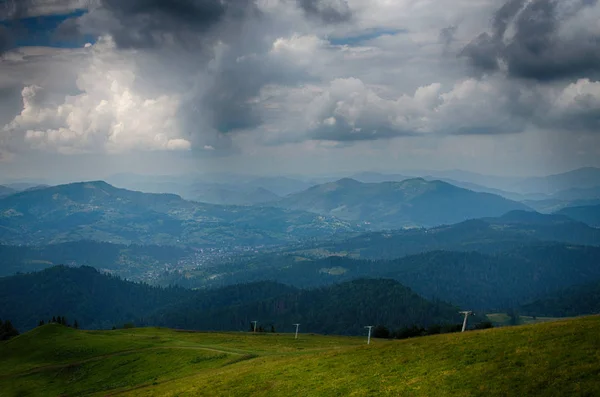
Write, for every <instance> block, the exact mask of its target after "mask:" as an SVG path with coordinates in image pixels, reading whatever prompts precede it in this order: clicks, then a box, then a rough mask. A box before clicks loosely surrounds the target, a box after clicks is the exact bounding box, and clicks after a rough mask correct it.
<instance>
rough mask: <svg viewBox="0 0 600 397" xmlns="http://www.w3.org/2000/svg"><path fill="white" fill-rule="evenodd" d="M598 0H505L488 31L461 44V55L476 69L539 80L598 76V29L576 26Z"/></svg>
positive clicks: (588, 26)
mask: <svg viewBox="0 0 600 397" xmlns="http://www.w3.org/2000/svg"><path fill="white" fill-rule="evenodd" d="M596 4H597V0H569V1H558V0H535V1H525V0H510V1H508V2H507V3H505V4H504V5H503V6H502V7H501V8H500V9H498V10H497V11H496V13H495V14H494V16H493V19H492V29H491V32H484V33H481V34H480V35H478V36H477V37H476V38H474V39H473V40H472V41H471V42H470V43H469V44H468V45H466V46H465V47H464V48H463V50H462V52H461V54H460V55H461V56H463V57H466V58H467V59H468V61H469V63H470V64H471V66H473V67H474V69H475V70H477V71H480V72H484V73H485V72H496V71H499V70H502V69H505V70H506V72H507V74H508V75H509V76H510V77H514V78H526V79H533V80H538V81H553V80H559V79H578V78H583V77H590V76H594V77H597V76H598V74H599V70H600V31H598V29H595V28H594V26H593V25H585V24H584V25H581V24H579V26H577V25H578V24H577V21H578V18H581V17H585V14H586V13H588V12H592V13H593V14H594V13H595V15H596V17H598V16H599V14H598V12H597V10H590V8H592V7H594V6H595V5H596Z"/></svg>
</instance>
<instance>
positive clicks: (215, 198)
mask: <svg viewBox="0 0 600 397" xmlns="http://www.w3.org/2000/svg"><path fill="white" fill-rule="evenodd" d="M189 197H190V199H192V200H194V201H200V202H203V203H211V204H223V205H255V204H267V203H270V202H272V201H277V200H279V199H281V197H280V196H278V195H276V194H275V193H273V192H271V191H269V190H267V189H263V188H262V187H259V188H255V189H253V190H248V191H244V190H241V191H240V190H233V189H227V188H224V187H219V186H214V187H212V188H207V189H204V190H200V189H194V190H193V191H192V192H191V193H190V195H189Z"/></svg>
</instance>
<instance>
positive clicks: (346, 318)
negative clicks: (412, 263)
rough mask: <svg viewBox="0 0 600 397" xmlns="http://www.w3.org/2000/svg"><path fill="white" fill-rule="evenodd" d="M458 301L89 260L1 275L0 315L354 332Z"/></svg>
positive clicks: (447, 311) (434, 313)
mask: <svg viewBox="0 0 600 397" xmlns="http://www.w3.org/2000/svg"><path fill="white" fill-rule="evenodd" d="M458 310H459V309H458V308H457V307H455V306H452V305H450V304H448V303H444V302H442V301H439V300H434V301H428V300H426V299H423V298H421V297H420V296H418V295H417V294H416V293H414V292H413V291H411V290H410V289H408V288H406V287H404V286H402V285H401V284H400V283H398V282H396V281H393V280H373V279H362V280H354V281H351V282H346V283H342V284H336V285H333V286H329V287H322V288H317V289H314V290H299V289H296V288H293V287H289V286H286V285H283V284H279V283H274V282H269V281H262V282H257V283H250V284H239V285H233V286H228V287H224V288H221V289H215V290H206V291H191V290H185V289H182V288H158V287H151V286H148V285H144V284H137V283H132V282H129V281H124V280H120V279H118V278H116V277H114V276H110V275H105V274H101V273H99V272H98V271H97V270H95V269H93V268H90V267H80V268H69V267H65V266H57V267H53V268H49V269H46V270H43V271H41V272H37V273H31V274H24V275H17V276H12V277H5V278H0V317H1V318H7V319H10V320H11V321H12V323H13V324H14V325H15V327H16V328H17V329H19V330H27V329H31V328H33V327H35V326H37V325H38V324H39V322H40V320H44V321H48V320H49V319H51V318H52V317H53V316H55V315H56V314H58V315H59V316H64V317H65V318H66V319H72V320H70V321H73V320H77V322H78V327H81V328H85V329H92V328H94V329H95V328H104V329H110V328H112V327H113V326H117V327H120V326H122V325H123V324H127V323H133V324H136V325H160V326H165V327H171V328H181V329H199V330H240V331H245V330H247V328H248V324H249V322H250V321H253V320H259V321H260V322H261V324H263V325H269V327H270V326H273V327H274V329H276V330H279V331H289V330H290V327H291V324H293V323H297V322H301V323H302V324H303V330H305V331H306V332H318V333H331V334H360V333H362V332H363V327H364V325H377V324H383V325H386V326H387V327H390V328H394V329H396V328H401V327H409V326H412V325H418V326H430V325H433V324H455V323H457V322H460V315H458Z"/></svg>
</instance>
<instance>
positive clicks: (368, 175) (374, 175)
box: [350, 172, 412, 183]
mask: <svg viewBox="0 0 600 397" xmlns="http://www.w3.org/2000/svg"><path fill="white" fill-rule="evenodd" d="M350 178H351V179H356V180H357V181H359V182H363V183H381V182H402V181H403V180H406V179H412V177H410V176H406V175H400V174H380V173H379V172H359V173H357V174H354V175H352V176H350Z"/></svg>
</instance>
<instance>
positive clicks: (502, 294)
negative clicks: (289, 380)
mask: <svg viewBox="0 0 600 397" xmlns="http://www.w3.org/2000/svg"><path fill="white" fill-rule="evenodd" d="M598 263H600V247H585V246H573V245H564V244H554V243H545V244H544V243H542V244H537V245H536V244H529V245H523V246H521V247H518V248H514V249H511V250H507V251H505V252H499V253H494V254H483V253H478V252H452V251H430V252H425V253H422V254H417V255H411V256H407V257H403V258H400V259H395V260H387V261H384V260H381V261H368V260H355V259H350V258H346V257H339V256H334V257H328V258H324V259H317V260H309V259H307V258H304V259H303V260H298V259H297V257H296V256H278V257H273V258H270V259H269V258H258V259H257V260H254V261H250V262H247V263H236V264H231V265H228V266H222V267H220V268H219V269H218V270H216V271H218V275H213V276H211V275H205V276H204V278H200V279H198V280H196V283H195V285H196V286H201V285H204V286H206V285H224V284H236V283H244V282H253V281H257V280H264V279H269V280H274V281H277V282H281V283H285V284H290V285H294V286H297V287H303V288H306V287H315V286H322V285H329V284H334V283H340V282H346V281H349V280H353V279H357V278H362V277H384V278H390V279H394V280H398V281H399V282H401V283H402V284H403V285H405V286H407V287H409V288H411V289H412V290H413V291H415V292H416V293H418V294H420V295H422V296H424V297H425V298H427V299H435V298H437V299H442V300H444V301H447V302H450V303H452V304H455V305H457V306H459V307H463V308H470V309H474V310H481V309H483V310H497V309H505V308H508V307H515V305H519V304H521V303H523V302H526V301H529V300H531V299H535V298H537V297H539V296H541V295H544V294H548V293H551V292H554V291H556V290H559V289H562V288H566V287H569V286H571V285H577V284H581V283H585V282H589V281H591V280H600V267H599V266H598ZM193 281H194V280H193V279H185V280H183V279H182V280H181V283H182V285H194V284H193ZM171 282H172V283H179V280H177V279H172V280H171Z"/></svg>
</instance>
